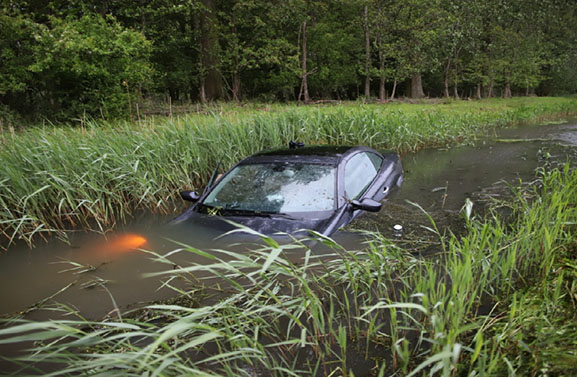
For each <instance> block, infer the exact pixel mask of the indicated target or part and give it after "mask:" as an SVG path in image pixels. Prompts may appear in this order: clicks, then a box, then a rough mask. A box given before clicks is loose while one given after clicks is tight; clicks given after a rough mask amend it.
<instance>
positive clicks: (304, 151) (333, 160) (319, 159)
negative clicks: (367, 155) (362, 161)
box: [241, 145, 369, 165]
mask: <svg viewBox="0 0 577 377" xmlns="http://www.w3.org/2000/svg"><path fill="white" fill-rule="evenodd" d="M356 150H369V148H366V147H354V146H346V145H313V146H308V147H300V148H291V149H289V148H284V149H275V150H268V151H263V152H259V153H257V154H255V155H252V156H250V157H248V158H246V159H244V160H243V161H241V164H251V163H258V162H275V161H279V162H280V161H282V162H288V161H291V162H308V163H317V164H318V163H322V164H334V165H336V164H338V163H339V161H340V160H341V159H342V158H343V157H344V156H345V155H347V154H350V153H352V152H353V151H356Z"/></svg>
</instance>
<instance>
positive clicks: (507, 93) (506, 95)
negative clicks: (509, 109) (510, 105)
mask: <svg viewBox="0 0 577 377" xmlns="http://www.w3.org/2000/svg"><path fill="white" fill-rule="evenodd" d="M503 97H504V98H511V97H512V95H511V84H510V83H509V80H507V82H506V83H505V90H504V91H503Z"/></svg>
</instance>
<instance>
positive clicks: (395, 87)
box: [391, 79, 397, 99]
mask: <svg viewBox="0 0 577 377" xmlns="http://www.w3.org/2000/svg"><path fill="white" fill-rule="evenodd" d="M396 91H397V79H395V82H394V83H393V91H392V92H391V99H395V92H396Z"/></svg>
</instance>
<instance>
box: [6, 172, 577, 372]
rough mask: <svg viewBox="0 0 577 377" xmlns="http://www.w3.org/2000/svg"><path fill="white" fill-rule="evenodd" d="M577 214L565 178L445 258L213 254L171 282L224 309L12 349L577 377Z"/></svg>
mask: <svg viewBox="0 0 577 377" xmlns="http://www.w3.org/2000/svg"><path fill="white" fill-rule="evenodd" d="M576 204H577V171H570V170H569V167H568V166H566V167H565V168H564V169H562V170H554V171H552V172H548V173H543V174H542V175H541V176H540V177H539V179H538V180H537V181H535V185H534V186H533V187H531V188H525V189H523V190H522V191H521V190H519V191H517V192H516V199H515V200H514V202H511V203H499V204H498V206H499V207H500V208H501V209H502V208H503V207H504V206H506V207H508V208H509V209H510V210H511V211H512V215H511V216H509V220H508V222H506V223H505V222H503V221H502V220H501V219H500V218H499V216H498V215H497V212H493V211H492V212H490V213H489V215H488V216H487V217H486V218H484V219H474V218H468V219H465V220H464V221H465V222H466V224H467V228H468V232H467V234H466V235H464V236H463V237H460V238H458V237H456V236H452V235H441V234H438V239H439V242H438V251H439V255H438V256H437V257H428V258H420V257H416V256H414V255H411V254H410V253H408V252H407V251H406V250H403V249H401V248H399V247H397V246H396V245H395V244H394V243H392V242H390V241H388V240H386V239H383V238H381V237H380V236H379V235H373V236H372V237H371V240H372V242H371V244H370V246H369V247H367V248H366V249H365V250H362V251H344V250H341V249H340V248H339V247H338V245H334V244H333V246H334V247H335V255H334V256H333V257H332V258H323V259H322V260H320V259H318V258H315V257H314V256H313V255H312V254H311V253H310V252H309V251H306V252H304V255H303V256H304V259H302V260H301V261H300V262H298V263H291V262H290V261H289V260H288V258H287V256H288V254H285V253H289V252H290V250H288V246H279V245H275V244H274V243H273V244H271V247H267V248H264V249H263V250H261V251H260V252H259V251H257V252H255V253H254V254H253V255H240V254H234V253H227V252H222V254H220V255H219V253H216V254H214V255H213V256H212V257H211V260H210V261H208V262H209V265H208V266H206V265H193V266H190V267H184V268H181V269H178V270H176V271H175V270H171V271H170V272H167V273H166V276H167V277H169V276H174V275H180V276H184V277H185V276H187V274H190V273H194V272H195V271H197V270H202V271H204V272H206V271H212V273H213V274H214V275H215V276H219V278H220V279H221V281H223V280H224V281H228V283H229V284H228V290H227V294H226V295H224V296H222V299H220V300H216V301H215V300H213V301H212V304H210V303H205V302H203V301H202V300H201V299H200V297H203V295H204V294H208V293H210V291H205V290H203V288H202V287H201V286H198V288H197V289H196V290H193V291H191V292H189V294H188V297H187V296H183V297H182V298H181V300H180V302H179V303H178V304H177V303H174V304H171V305H153V306H150V307H148V308H147V309H146V310H143V311H139V312H136V313H133V314H132V315H124V316H121V315H118V317H115V318H111V319H109V320H107V321H103V322H96V323H95V322H87V321H83V320H78V321H75V320H69V321H52V322H46V323H35V322H20V323H18V322H15V323H12V324H13V325H15V327H11V328H8V329H4V330H0V342H1V343H10V342H17V341H22V340H27V341H35V352H34V353H32V354H31V355H29V356H27V357H25V358H23V359H22V360H21V362H22V365H23V366H24V367H25V369H24V370H22V371H20V372H22V373H24V372H25V371H30V369H28V370H26V368H32V369H33V366H34V363H36V362H42V363H44V365H50V364H51V363H54V365H57V366H58V367H57V368H56V369H57V370H58V372H55V373H54V375H71V374H74V375H88V374H90V375H93V374H106V375H122V376H131V375H135V376H136V375H163V376H173V375H174V376H176V375H184V374H189V375H199V376H200V375H211V376H213V375H226V376H243V375H245V376H253V375H262V376H269V375H270V376H290V375H292V376H303V375H316V376H336V375H345V376H352V375H353V374H354V375H370V376H384V375H400V376H407V375H408V376H415V375H417V376H421V375H423V376H425V375H440V376H441V375H442V376H455V375H476V376H494V375H534V374H544V375H562V374H565V375H573V374H575V373H576V372H577V368H576V365H577V356H576V355H575V345H574V339H575V336H576V335H577V333H576V330H575V329H576V327H577V326H576V325H577V316H576V314H575V310H574V307H575V305H576V299H575V297H577V296H576V293H577V266H576V265H575V256H576V253H577V245H576V244H575V230H576V228H575V224H576V223H577V206H576ZM497 209H498V208H497ZM497 209H496V210H497ZM431 229H433V230H434V229H435V224H434V221H432V224H431ZM325 242H327V243H331V241H330V240H328V239H327V240H325ZM181 252H193V253H198V251H197V250H194V249H186V248H185V249H183V250H182V251H181ZM223 284H224V283H223ZM208 286H209V287H210V286H212V287H214V284H210V283H208Z"/></svg>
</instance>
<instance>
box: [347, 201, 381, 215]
mask: <svg viewBox="0 0 577 377" xmlns="http://www.w3.org/2000/svg"><path fill="white" fill-rule="evenodd" d="M351 205H352V206H353V208H354V209H362V210H363V211H368V212H379V211H380V210H381V208H382V207H383V205H382V204H381V203H379V202H377V201H376V200H373V199H369V198H366V199H363V200H361V201H358V200H352V201H351Z"/></svg>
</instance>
